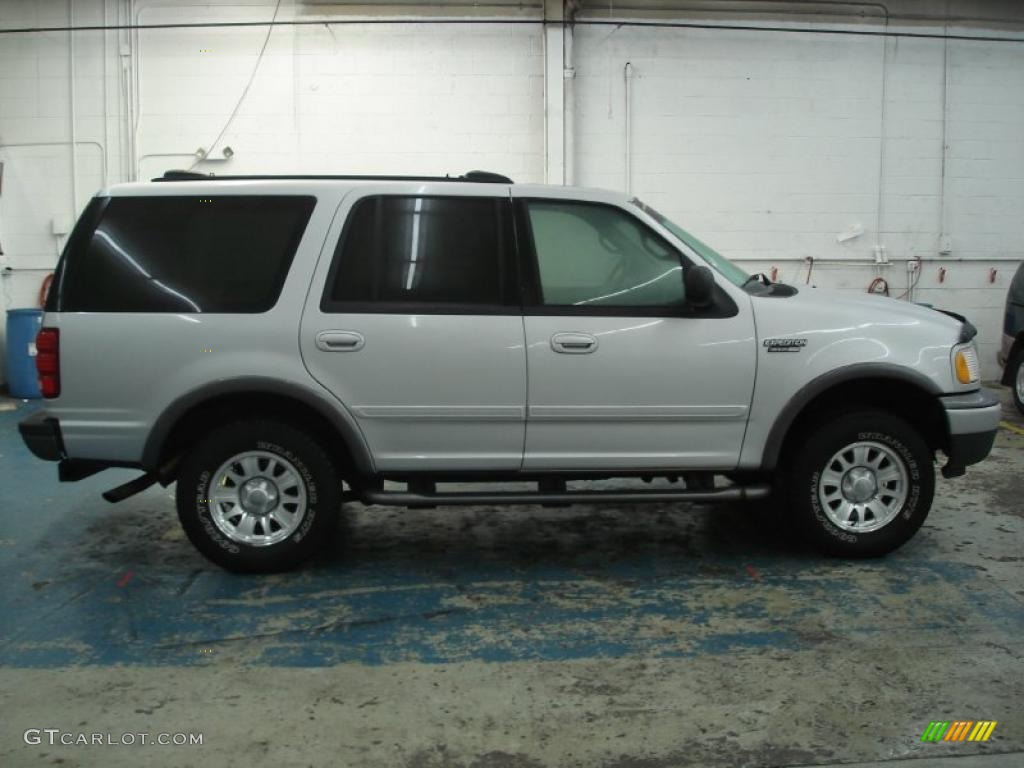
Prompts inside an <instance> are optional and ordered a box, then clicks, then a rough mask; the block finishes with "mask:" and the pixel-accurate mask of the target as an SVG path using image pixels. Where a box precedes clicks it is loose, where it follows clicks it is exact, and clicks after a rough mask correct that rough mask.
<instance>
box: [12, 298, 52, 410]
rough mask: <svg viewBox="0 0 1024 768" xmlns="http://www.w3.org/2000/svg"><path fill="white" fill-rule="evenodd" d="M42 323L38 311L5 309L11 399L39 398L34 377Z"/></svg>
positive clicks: (37, 382) (36, 378)
mask: <svg viewBox="0 0 1024 768" xmlns="http://www.w3.org/2000/svg"><path fill="white" fill-rule="evenodd" d="M42 324H43V310H41V309H9V310H7V387H8V389H10V391H11V397H31V398H38V397H40V392H39V378H38V376H37V374H36V358H35V356H34V354H32V355H30V354H29V349H32V350H33V353H34V351H35V348H34V345H35V342H36V334H37V333H39V328H40V327H41V326H42Z"/></svg>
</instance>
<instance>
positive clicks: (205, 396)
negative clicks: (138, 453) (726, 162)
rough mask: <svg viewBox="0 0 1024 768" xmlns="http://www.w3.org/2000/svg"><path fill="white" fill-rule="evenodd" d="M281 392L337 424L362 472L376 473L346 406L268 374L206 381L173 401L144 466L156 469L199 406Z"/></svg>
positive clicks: (157, 425) (160, 419) (148, 440)
mask: <svg viewBox="0 0 1024 768" xmlns="http://www.w3.org/2000/svg"><path fill="white" fill-rule="evenodd" d="M232 394H237V395H278V396H282V397H288V398H291V399H293V400H297V401H298V402H301V403H303V404H304V405H306V406H308V407H310V408H312V409H313V410H315V411H316V412H317V413H318V414H320V415H321V416H322V417H323V418H324V419H325V420H327V422H328V423H330V424H331V426H333V427H334V428H335V429H336V430H337V431H338V433H339V434H340V435H341V437H342V439H343V440H344V441H345V445H346V446H347V447H348V450H349V452H350V453H351V455H352V460H353V461H354V462H355V465H356V469H357V470H358V471H359V472H360V473H366V474H369V473H372V472H373V459H372V457H371V456H370V452H369V450H368V449H367V447H366V441H365V440H364V439H363V435H362V432H361V431H360V430H359V427H358V425H357V424H356V421H355V419H354V418H353V417H352V415H351V414H350V413H349V412H348V410H347V409H346V408H345V406H344V405H343V404H342V403H340V402H337V401H332V399H330V396H329V395H327V396H325V395H324V394H321V393H319V392H317V391H315V390H313V389H312V388H310V387H307V386H303V385H301V384H298V383H295V382H290V381H282V380H281V379H273V378H269V377H264V376H239V377H237V378H233V379H223V380H220V381H215V382H212V383H210V384H206V385H204V386H202V387H198V388H196V389H193V390H191V391H190V392H187V393H186V394H184V395H182V396H181V397H179V398H178V399H177V400H175V401H174V402H172V403H171V404H170V405H169V406H167V408H165V409H164V411H163V413H161V414H160V416H159V417H158V418H157V420H156V421H155V422H154V424H153V428H152V429H151V430H150V431H149V437H147V438H146V445H145V448H144V449H143V452H142V466H143V468H144V469H147V470H155V469H156V468H157V465H158V463H159V461H160V454H161V452H162V451H163V448H164V444H165V442H166V441H167V438H168V437H169V436H170V434H171V431H172V430H173V429H174V426H175V425H176V424H177V423H178V421H179V420H180V419H181V418H182V417H183V416H184V415H185V414H186V413H188V412H189V411H190V410H191V409H192V408H194V407H196V406H197V405H202V403H204V402H206V401H208V400H211V399H213V398H215V397H222V396H224V395H232Z"/></svg>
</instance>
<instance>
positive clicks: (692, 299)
mask: <svg viewBox="0 0 1024 768" xmlns="http://www.w3.org/2000/svg"><path fill="white" fill-rule="evenodd" d="M683 288H684V290H685V291H686V303H687V304H691V305H693V306H695V307H706V306H708V305H709V304H710V303H711V297H712V296H713V295H714V292H715V276H714V275H713V274H712V273H711V269H710V268H708V267H705V266H699V265H696V264H695V265H693V266H692V267H690V268H689V269H687V270H686V272H685V273H684V274H683Z"/></svg>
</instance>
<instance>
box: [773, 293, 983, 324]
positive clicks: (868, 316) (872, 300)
mask: <svg viewBox="0 0 1024 768" xmlns="http://www.w3.org/2000/svg"><path fill="white" fill-rule="evenodd" d="M784 301H785V302H786V303H787V304H789V303H792V304H794V305H795V306H794V309H795V308H796V307H797V306H799V307H800V308H802V309H805V310H807V311H813V312H820V313H821V316H822V319H823V320H827V319H828V317H829V316H831V315H835V316H841V317H842V318H843V319H844V320H847V319H851V318H859V319H861V320H862V321H863V322H866V323H872V324H873V323H878V324H887V323H891V322H900V321H905V322H910V323H913V322H915V321H916V322H919V323H924V324H928V325H932V326H934V327H935V328H936V330H939V329H943V330H948V332H950V333H952V334H953V335H956V334H958V333H959V331H960V328H961V325H962V324H963V323H962V321H961V320H960V319H958V318H955V317H952V316H950V315H948V314H946V313H945V312H942V311H940V310H937V309H933V308H931V307H925V306H922V305H921V304H914V303H913V302H910V301H904V300H902V299H894V298H892V297H889V296H881V295H879V294H876V293H857V292H854V291H837V290H832V289H828V288H812V287H810V286H805V287H801V288H800V290H799V291H798V292H797V293H796V294H795V295H793V296H791V297H789V298H786V299H784Z"/></svg>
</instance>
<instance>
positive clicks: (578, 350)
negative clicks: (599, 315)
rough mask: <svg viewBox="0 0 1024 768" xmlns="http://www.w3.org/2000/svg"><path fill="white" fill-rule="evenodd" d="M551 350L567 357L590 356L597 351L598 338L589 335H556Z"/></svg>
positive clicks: (553, 337) (552, 338) (552, 340)
mask: <svg viewBox="0 0 1024 768" xmlns="http://www.w3.org/2000/svg"><path fill="white" fill-rule="evenodd" d="M551 348H552V349H553V350H555V352H561V353H562V354H565V355H589V354H590V353H591V352H593V351H595V350H596V349H597V337H596V336H591V335H590V334H589V333H556V334H555V335H554V336H552V337H551Z"/></svg>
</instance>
